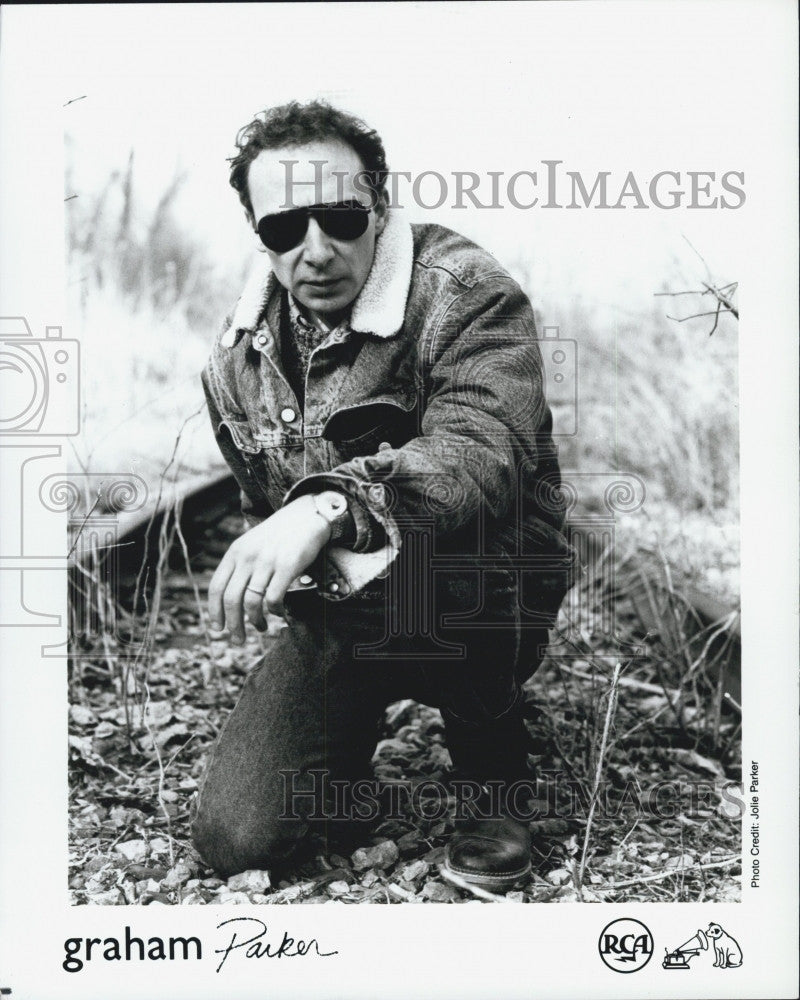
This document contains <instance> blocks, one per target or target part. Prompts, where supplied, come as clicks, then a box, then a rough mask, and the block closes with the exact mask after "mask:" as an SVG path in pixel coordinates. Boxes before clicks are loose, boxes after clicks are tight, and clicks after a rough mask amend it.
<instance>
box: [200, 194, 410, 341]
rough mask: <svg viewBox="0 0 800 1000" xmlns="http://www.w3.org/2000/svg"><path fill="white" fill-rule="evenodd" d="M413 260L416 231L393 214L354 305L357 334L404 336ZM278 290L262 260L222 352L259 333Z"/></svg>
mask: <svg viewBox="0 0 800 1000" xmlns="http://www.w3.org/2000/svg"><path fill="white" fill-rule="evenodd" d="M413 259H414V243H413V238H412V235H411V226H410V225H409V224H408V222H407V221H406V219H405V218H404V217H403V216H402V215H401V214H400V213H398V212H397V211H395V210H393V209H389V213H388V215H387V219H386V226H385V227H384V230H383V232H382V233H381V235H380V236H379V237H378V239H377V240H376V242H375V259H374V260H373V262H372V268H371V269H370V272H369V275H368V276H367V280H366V282H365V283H364V287H363V288H362V289H361V291H360V292H359V294H358V297H357V298H356V300H355V302H354V303H353V310H352V312H351V314H350V329H351V330H355V331H356V332H357V333H368V334H372V336H374V337H381V338H386V337H393V336H394V335H395V334H396V333H397V332H398V331H399V330H400V327H401V326H402V325H403V319H404V317H405V311H406V300H407V298H408V290H409V287H410V285H411V270H412V265H413ZM277 288H278V281H277V279H276V278H275V275H274V274H273V273H272V271H271V270H268V271H267V272H266V273H265V271H264V264H263V261H262V260H261V259H259V262H258V266H256V267H254V268H253V271H252V273H251V274H250V277H249V278H248V279H247V283H246V284H245V287H244V291H243V292H242V296H241V298H240V299H239V301H238V303H237V304H236V308H235V310H234V313H233V319H232V320H231V325H230V326H229V327H228V329H227V330H226V331H225V333H224V334H223V335H222V338H221V340H220V344H221V346H222V347H233V346H234V345H235V344H236V341H237V340H238V336H239V334H240V333H252V332H253V331H254V330H255V329H256V328H257V326H258V324H259V322H260V320H261V317H262V316H263V314H264V310H265V309H266V306H267V302H269V299H270V296H271V295H272V294H273V293H274V292H275V291H276V289H277Z"/></svg>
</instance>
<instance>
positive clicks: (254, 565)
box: [208, 496, 331, 645]
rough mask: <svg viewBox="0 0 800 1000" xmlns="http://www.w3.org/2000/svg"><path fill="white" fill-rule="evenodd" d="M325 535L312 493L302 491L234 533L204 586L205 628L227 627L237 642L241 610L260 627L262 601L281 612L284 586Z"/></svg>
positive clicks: (240, 635) (241, 637) (305, 564)
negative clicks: (237, 535) (263, 518)
mask: <svg viewBox="0 0 800 1000" xmlns="http://www.w3.org/2000/svg"><path fill="white" fill-rule="evenodd" d="M330 535H331V527H330V525H329V524H327V523H326V521H325V518H324V517H321V516H320V515H319V514H318V513H317V511H316V508H315V506H314V500H313V498H312V497H311V496H302V497H298V499H297V500H293V501H292V502H291V503H289V504H287V505H286V506H285V507H281V509H280V510H278V511H276V512H275V513H274V514H273V515H272V517H269V518H267V520H266V521H264V522H262V523H261V524H259V525H256V527H255V528H251V529H250V530H249V531H247V532H245V534H244V535H242V536H241V537H240V538H237V539H236V541H235V542H234V543H233V544H232V545H231V547H230V548H229V549H228V551H227V552H226V553H225V555H224V557H223V559H222V562H221V563H220V564H219V566H217V569H216V572H215V573H214V576H213V577H212V579H211V584H210V586H209V588H208V614H209V618H210V625H211V628H212V629H213V630H214V631H217V632H220V631H222V630H223V629H224V628H227V629H228V631H229V632H230V635H231V641H232V642H234V643H235V644H236V645H241V644H242V643H243V642H244V618H243V614H242V612H243V611H244V612H245V613H246V614H247V617H248V618H249V619H250V621H251V622H252V623H253V625H254V626H255V627H256V628H257V629H258V630H259V632H263V631H264V630H265V629H266V627H267V622H266V618H265V617H264V604H265V603H266V606H267V608H268V610H269V611H271V612H272V613H273V614H276V615H281V614H283V597H284V594H285V593H286V591H287V589H288V587H289V585H290V584H291V582H292V581H293V580H294V579H295V578H296V577H297V576H299V574H300V573H302V572H303V570H305V569H307V568H308V566H310V565H311V563H312V562H313V561H314V560H315V559H316V557H317V556H318V555H319V553H320V551H321V549H322V548H323V547H324V545H325V543H326V542H327V541H328V539H329V538H330Z"/></svg>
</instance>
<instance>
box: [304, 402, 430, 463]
mask: <svg viewBox="0 0 800 1000" xmlns="http://www.w3.org/2000/svg"><path fill="white" fill-rule="evenodd" d="M417 433H418V427H417V401H416V398H415V397H413V396H412V397H408V398H405V399H394V398H392V397H385V398H382V399H371V400H369V401H368V402H365V403H356V404H354V405H352V406H347V407H344V408H343V409H341V410H336V412H334V413H332V414H331V416H330V417H329V418H328V420H327V421H326V423H325V426H324V428H323V430H322V436H323V437H324V438H325V439H326V440H328V441H330V442H332V444H333V446H334V448H335V449H336V451H337V452H338V453H339V454H340V455H341V457H342V458H343V459H345V460H347V459H351V458H356V457H358V456H363V455H374V454H375V453H376V452H377V451H379V449H380V447H381V445H384V446H385V445H388V446H389V447H391V448H399V447H400V446H401V445H404V444H405V443H406V442H407V441H409V440H411V438H413V437H416V436H417Z"/></svg>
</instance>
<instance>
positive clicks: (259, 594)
mask: <svg viewBox="0 0 800 1000" xmlns="http://www.w3.org/2000/svg"><path fill="white" fill-rule="evenodd" d="M244 589H245V590H249V591H250V593H251V594H258V596H259V597H260V598H261V599H262V600H263V598H264V594H266V590H256V589H255V587H245V588H244Z"/></svg>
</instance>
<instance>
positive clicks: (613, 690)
mask: <svg viewBox="0 0 800 1000" xmlns="http://www.w3.org/2000/svg"><path fill="white" fill-rule="evenodd" d="M621 669H622V667H621V666H620V664H619V663H618V664H617V665H616V667H614V676H613V677H612V678H611V687H610V689H609V692H608V704H607V706H606V719H605V723H604V724H603V737H602V740H601V741H600V753H599V754H598V757H597V767H596V768H595V772H594V788H593V789H592V800H591V805H590V806H589V815H588V817H587V819H586V833H585V834H584V837H583V850H582V851H581V863H580V865H579V866H578V872H577V875H576V877H575V888H576V889H577V890H578V894H579V895H580V897H581V899H583V876H584V872H585V869H586V853H587V851H588V850H589V838H590V836H591V833H592V822H593V821H594V811H595V808H596V807H597V797H598V795H599V792H600V780H601V778H602V774H603V758H604V757H605V753H606V744H607V743H608V731H609V729H610V728H611V720H612V718H613V717H614V710H615V708H616V704H617V691H618V689H619V674H620V670H621Z"/></svg>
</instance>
